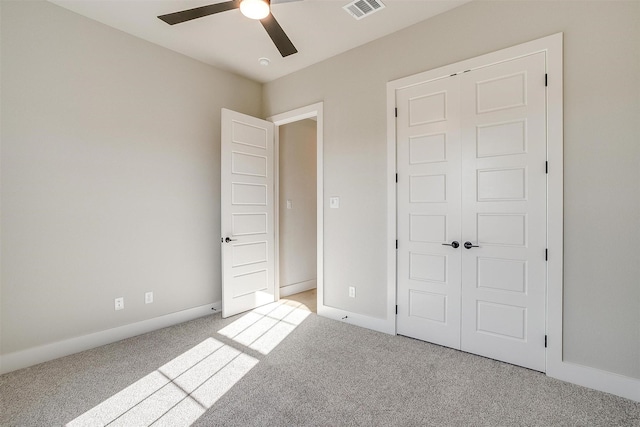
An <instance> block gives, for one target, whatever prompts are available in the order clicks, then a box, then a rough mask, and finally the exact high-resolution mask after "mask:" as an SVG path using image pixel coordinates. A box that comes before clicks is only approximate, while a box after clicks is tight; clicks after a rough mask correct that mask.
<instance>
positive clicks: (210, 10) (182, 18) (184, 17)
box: [158, 0, 240, 25]
mask: <svg viewBox="0 0 640 427" xmlns="http://www.w3.org/2000/svg"><path fill="white" fill-rule="evenodd" d="M239 7H240V2H239V1H236V0H230V1H225V2H222V3H216V4H210V5H208V6H201V7H196V8H193V9H188V10H183V11H181V12H175V13H168V14H166V15H160V16H158V18H160V19H162V20H163V21H164V22H166V23H167V24H169V25H175V24H179V23H181V22H186V21H191V20H192V19H196V18H202V17H203V16H209V15H213V14H214V13H220V12H226V11H227V10H233V9H237V8H239Z"/></svg>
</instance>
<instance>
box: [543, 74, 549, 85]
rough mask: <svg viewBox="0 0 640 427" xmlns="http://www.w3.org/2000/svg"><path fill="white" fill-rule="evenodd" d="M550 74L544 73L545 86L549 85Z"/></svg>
mask: <svg viewBox="0 0 640 427" xmlns="http://www.w3.org/2000/svg"><path fill="white" fill-rule="evenodd" d="M548 77H549V75H548V74H547V73H545V74H544V86H545V87H547V86H548V85H549V80H548Z"/></svg>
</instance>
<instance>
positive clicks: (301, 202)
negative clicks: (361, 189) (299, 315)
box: [276, 117, 317, 313]
mask: <svg viewBox="0 0 640 427" xmlns="http://www.w3.org/2000/svg"><path fill="white" fill-rule="evenodd" d="M316 127H317V122H316V120H315V117H314V118H310V119H303V120H299V121H296V122H292V123H287V124H285V125H282V126H279V127H278V144H277V150H278V151H277V152H276V156H278V212H279V215H278V255H279V263H278V277H279V282H278V285H279V286H278V287H279V294H280V298H286V299H287V300H290V301H295V302H297V303H299V304H302V305H303V306H304V307H306V308H307V309H309V311H311V312H313V313H316V312H317V308H316V302H317V292H316V288H317V265H316V260H317V243H316V240H317V230H316V228H317V224H316V212H317V206H316V204H317V195H316V187H317V185H316V167H317V162H316V144H317V142H316V139H317V138H316V136H317V129H316Z"/></svg>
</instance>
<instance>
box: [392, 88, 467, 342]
mask: <svg viewBox="0 0 640 427" xmlns="http://www.w3.org/2000/svg"><path fill="white" fill-rule="evenodd" d="M458 102H459V93H458V86H457V84H454V83H452V82H451V80H450V79H442V80H437V81H434V82H429V83H425V84H421V85H418V86H415V87H411V88H408V89H405V90H403V91H400V92H399V93H398V98H397V103H398V123H399V124H400V123H401V125H399V126H398V153H397V156H398V157H397V159H398V181H399V183H401V184H399V186H398V241H399V247H398V318H397V330H398V333H399V334H402V335H408V336H411V337H415V338H419V339H422V340H425V341H430V342H434V343H437V344H442V345H446V346H449V347H454V348H459V347H460V248H458V249H454V248H452V247H451V246H443V244H444V243H451V241H452V240H459V238H460V190H459V188H460V137H459V119H458V117H459V105H458Z"/></svg>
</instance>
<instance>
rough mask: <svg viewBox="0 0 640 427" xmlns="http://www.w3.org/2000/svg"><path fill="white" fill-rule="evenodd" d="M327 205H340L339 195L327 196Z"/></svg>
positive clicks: (331, 206) (335, 206)
mask: <svg viewBox="0 0 640 427" xmlns="http://www.w3.org/2000/svg"><path fill="white" fill-rule="evenodd" d="M329 207H330V208H331V209H338V208H339V207H340V197H329Z"/></svg>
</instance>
